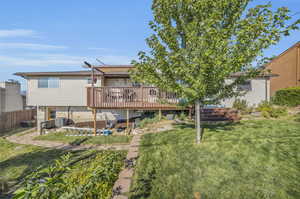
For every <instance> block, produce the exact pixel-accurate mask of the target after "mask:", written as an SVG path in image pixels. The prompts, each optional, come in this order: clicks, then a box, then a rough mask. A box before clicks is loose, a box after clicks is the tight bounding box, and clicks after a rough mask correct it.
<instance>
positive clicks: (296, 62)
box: [266, 42, 300, 96]
mask: <svg viewBox="0 0 300 199" xmlns="http://www.w3.org/2000/svg"><path fill="white" fill-rule="evenodd" d="M266 68H267V69H269V70H271V72H272V73H274V74H277V75H278V76H277V77H274V78H272V79H271V86H270V87H271V88H270V89H271V96H273V95H274V94H275V93H276V91H277V90H279V89H283V88H288V87H293V86H300V42H297V43H296V44H295V45H293V46H292V47H290V48H289V49H287V50H286V51H284V52H283V53H281V54H280V55H278V56H277V57H275V58H274V59H273V60H272V61H271V62H270V63H269V64H267V65H266Z"/></svg>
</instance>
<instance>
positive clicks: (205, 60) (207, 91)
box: [132, 0, 300, 143]
mask: <svg viewBox="0 0 300 199" xmlns="http://www.w3.org/2000/svg"><path fill="white" fill-rule="evenodd" d="M250 2H251V0H154V1H153V5H152V10H153V15H154V20H153V21H151V22H150V27H151V29H152V30H153V31H154V34H153V35H152V36H150V37H149V38H147V40H146V41H147V44H148V46H149V47H150V49H151V51H150V55H149V54H147V53H146V52H139V61H133V64H134V65H135V70H134V71H132V77H133V78H134V79H135V80H137V81H139V82H142V83H146V84H150V85H155V86H157V87H159V88H161V89H164V90H166V91H170V92H175V93H177V94H178V95H179V96H180V97H182V98H185V99H187V100H188V102H189V103H195V107H196V124H197V143H200V141H201V126H200V107H202V106H203V105H205V104H215V103H218V102H220V100H222V99H224V98H228V97H232V96H234V95H237V94H238V93H237V92H236V89H235V87H236V86H237V85H238V84H240V83H242V82H243V81H244V80H245V79H248V78H251V77H254V76H256V75H257V74H258V70H256V69H255V68H253V67H251V64H252V63H254V62H256V63H258V61H260V60H263V59H262V52H263V50H264V49H266V48H268V47H269V46H271V45H274V44H276V43H277V42H278V41H279V40H280V39H281V38H282V36H284V35H288V34H289V32H290V31H291V30H294V29H297V24H298V23H299V22H300V21H299V20H298V21H296V22H294V23H292V24H290V25H288V24H287V22H288V21H289V20H290V19H291V17H290V16H289V13H290V11H289V10H288V8H285V7H282V8H279V9H278V10H277V11H271V4H270V3H269V4H266V5H258V6H256V7H254V8H248V6H249V3H250ZM259 57H260V58H261V59H259ZM236 72H242V73H241V75H240V76H239V77H237V78H235V79H232V81H227V80H228V79H230V77H231V74H232V73H236Z"/></svg>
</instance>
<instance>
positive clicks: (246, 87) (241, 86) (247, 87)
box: [237, 80, 252, 92]
mask: <svg viewBox="0 0 300 199" xmlns="http://www.w3.org/2000/svg"><path fill="white" fill-rule="evenodd" d="M237 90H238V91H246V92H249V91H252V81H251V80H246V81H245V82H243V83H242V84H239V85H237Z"/></svg>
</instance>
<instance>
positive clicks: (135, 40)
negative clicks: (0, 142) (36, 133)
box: [0, 0, 300, 89]
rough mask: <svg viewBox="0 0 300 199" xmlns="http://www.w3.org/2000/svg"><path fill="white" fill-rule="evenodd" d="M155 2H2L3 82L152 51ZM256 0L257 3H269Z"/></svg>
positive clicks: (292, 1)
mask: <svg viewBox="0 0 300 199" xmlns="http://www.w3.org/2000/svg"><path fill="white" fill-rule="evenodd" d="M151 2H152V1H151V0H127V1H125V0H110V1H105V0H85V1H81V0H51V1H41V0H26V1H20V0H9V1H3V2H1V6H0V81H5V80H8V79H15V80H18V81H20V82H21V83H22V89H26V86H25V80H24V79H22V78H20V77H17V76H14V75H13V73H15V72H29V71H30V72H33V71H66V70H85V69H84V68H83V67H82V63H83V61H88V62H90V63H94V64H97V63H98V62H97V61H96V59H99V60H101V61H102V62H104V63H105V64H130V62H131V61H132V60H133V59H136V58H137V53H138V52H139V51H141V50H147V49H148V48H147V45H146V43H145V39H146V38H147V37H148V36H150V35H151V30H150V28H149V26H148V23H149V21H150V20H151V19H152V12H151ZM266 2H268V1H267V0H255V1H254V2H253V5H255V4H258V3H266ZM272 4H273V6H274V8H278V7H281V6H286V7H288V8H289V9H290V10H291V12H292V14H295V13H299V14H297V15H295V16H294V19H298V18H300V0H272ZM298 41H300V31H294V32H293V33H292V34H291V35H290V36H289V37H286V38H284V39H282V40H281V41H280V43H278V44H277V45H276V46H272V47H271V48H269V49H267V50H266V51H265V56H273V55H278V54H280V53H281V52H283V51H284V50H286V49H287V48H289V47H290V46H292V45H293V44H294V43H296V42H298Z"/></svg>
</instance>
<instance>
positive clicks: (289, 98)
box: [272, 86, 300, 107]
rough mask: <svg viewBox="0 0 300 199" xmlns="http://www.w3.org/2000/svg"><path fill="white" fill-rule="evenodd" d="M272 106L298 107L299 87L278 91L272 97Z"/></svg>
mask: <svg viewBox="0 0 300 199" xmlns="http://www.w3.org/2000/svg"><path fill="white" fill-rule="evenodd" d="M272 100H273V102H274V104H277V105H281V106H291V107H295V106H299V105H300V86H298V87H290V88H285V89H281V90H278V91H277V92H276V93H275V96H274V97H273V99H272Z"/></svg>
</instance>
